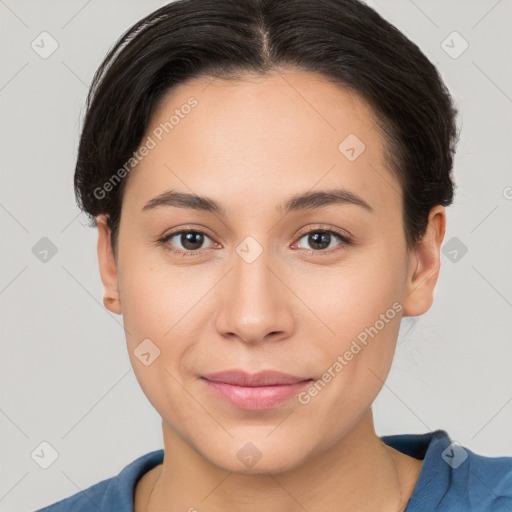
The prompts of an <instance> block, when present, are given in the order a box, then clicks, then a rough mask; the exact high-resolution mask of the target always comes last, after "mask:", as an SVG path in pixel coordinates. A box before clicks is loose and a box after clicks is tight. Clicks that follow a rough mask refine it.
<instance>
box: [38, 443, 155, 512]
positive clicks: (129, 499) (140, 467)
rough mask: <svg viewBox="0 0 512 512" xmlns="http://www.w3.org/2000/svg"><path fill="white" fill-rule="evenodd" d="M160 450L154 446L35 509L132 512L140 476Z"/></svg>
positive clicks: (46, 510) (65, 511)
mask: <svg viewBox="0 0 512 512" xmlns="http://www.w3.org/2000/svg"><path fill="white" fill-rule="evenodd" d="M163 456H164V451H163V450H161V449H160V450H155V451H152V452H149V453H146V454H145V455H142V456H141V457H139V458H137V459H135V460H134V461H133V462H131V463H130V464H128V465H127V466H126V467H124V468H123V470H122V471H121V472H120V473H119V474H118V475H117V476H114V477H111V478H107V479H105V480H102V481H101V482H98V483H96V484H94V485H91V486H90V487H88V488H86V489H84V490H82V491H80V492H77V493H76V494H73V495H72V496H69V497H67V498H64V499H62V500H60V501H57V502H55V503H53V504H51V505H47V506H46V507H43V508H40V509H38V510H36V511H35V512H69V511H71V510H72V511H73V512H98V510H101V512H133V492H134V489H135V485H136V484H137V482H138V481H139V479H140V478H142V476H143V475H144V474H145V473H146V472H148V471H150V470H151V469H152V468H153V467H155V466H156V465H158V464H160V463H161V462H162V461H163Z"/></svg>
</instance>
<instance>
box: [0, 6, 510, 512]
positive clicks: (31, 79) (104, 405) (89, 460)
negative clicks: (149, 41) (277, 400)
mask: <svg viewBox="0 0 512 512" xmlns="http://www.w3.org/2000/svg"><path fill="white" fill-rule="evenodd" d="M164 3H165V2H164V1H157V0H148V1H140V0H129V1H128V0H123V1H122V2H121V1H117V2H114V1H113V0H109V1H105V0H102V1H99V0H89V1H84V0H72V1H71V0H67V1H64V0H61V1H48V0H37V1H36V0H31V1H28V0H17V1H14V0H0V17H1V18H0V19H1V29H0V30H1V32H0V34H1V43H0V48H1V55H2V66H1V76H0V106H1V112H2V115H1V118H0V126H1V130H2V131H1V141H2V154H1V163H2V166H1V172H2V175H1V179H2V182H1V183H2V186H1V190H0V221H1V225H2V253H1V254H2V260H1V265H0V269H1V277H0V307H1V317H2V323H1V335H2V342H1V356H2V357H1V367H0V372H1V374H0V375H1V384H2V386H1V408H0V413H1V414H0V427H1V429H2V437H1V455H0V461H1V480H0V510H2V511H7V510H8V511H11V512H15V511H24V510H34V509H35V508H38V507H40V506H43V505H45V504H49V503H53V502H55V501H57V500H59V499H62V498H64V497H66V496H69V495H71V494H74V493H76V492H78V491H80V490H82V489H84V488H86V487H88V486H90V485H92V484H94V483H96V482H99V481H100V480H103V479H105V478H109V477H111V476H114V475H116V474H117V473H118V472H119V471H120V470H121V469H122V468H123V467H124V466H125V465H127V464H128V463H129V462H131V461H132V460H134V459H135V458H136V457H138V456H140V455H142V454H144V453H147V452H148V451H151V450H154V449H157V448H161V447H162V446H163V444H162V438H161V426H160V418H159V416H158V415H157V413H156V412H155V411H154V410H153V408H152V406H151V405H150V404H149V402H148V401H147V399H146V397H145V396H144V394H143V393H142V391H141V389H140V388H139V385H138V383H137V381H136V379H135V376H134V374H133V371H132V369H131V366H130V362H129V359H128V354H127V352H126V348H125V339H124V332H123V328H122V318H121V317H119V316H116V315H112V314H110V313H109V312H108V311H107V310H106V309H105V308H104V307H103V304H102V297H103V287H102V285H101V281H100V277H99V272H98V264H97V257H96V231H95V230H94V229H92V228H89V227H87V226H86V222H85V221H86V219H85V217H84V216H83V215H80V214H79V212H78V209H77V207H76V206H75V199H74V196H73V189H72V179H73V171H74V165H75V155H76V148H77V141H78V136H79V131H80V126H81V121H82V114H83V107H84V102H85V95H86V92H87V86H88V84H89V83H90V81H91V79H92V75H93V73H94V71H95V69H96V68H97V66H98V65H99V64H100V62H101V59H102V58H103V56H104V55H105V53H106V52H107V50H108V49H109V47H110V46H111V45H112V44H113V43H114V41H115V40H116V39H117V37H118V36H119V35H121V33H122V32H124V31H125V29H127V28H128V27H129V26H130V25H131V24H132V23H133V22H135V21H136V20H138V19H140V18H142V17H143V16H145V15H146V14H148V13H150V12H151V11H153V10H154V9H156V8H157V7H160V6H161V5H163V4H164ZM369 3H370V5H372V6H373V7H375V8H376V9H377V10H378V11H379V12H380V13H381V14H383V15H384V17H385V18H387V19H388V20H390V21H391V22H393V23H394V24H396V25H397V27H398V28H399V29H400V30H402V31H403V32H404V33H405V34H406V35H407V36H408V37H410V38H411V39H412V40H413V41H415V42H416V43H417V44H418V45H419V46H420V48H421V49H422V50H423V51H424V52H425V53H426V55H427V56H428V57H429V58H430V59H431V60H432V62H434V63H435V64H436V65H437V66H438V67H439V69H440V71H441V73H442V76H443V78H444V79H445V81H446V83H447V84H448V86H449V88H450V90H451V92H452V94H453V96H454V98H455V101H456V103H457V105H458V107H459V109H460V117H459V123H460V124H461V125H463V129H462V136H461V141H460V143H459V148H458V153H457V157H456V161H455V178H456V182H457V187H458V188H457V192H456V200H455V204H454V206H452V207H450V208H448V227H447V234H446V237H445V244H446V243H448V242H449V241H450V240H451V239H452V238H453V237H457V238H458V239H459V240H460V242H462V243H463V244H464V245H465V246H467V248H468V252H467V254H465V255H464V256H462V257H460V258H459V260H458V261H456V262H453V261H451V260H450V258H449V257H448V256H447V255H445V254H443V256H442V268H441V274H440V280H439V283H438V286H437V289H436V295H435V304H434V306H433V307H432V308H431V310H430V311H429V312H428V313H427V314H425V315H424V316H422V317H421V318H419V319H418V321H417V322H415V323H412V324H411V323H410V322H407V321H406V320H407V319H406V320H404V325H403V329H402V331H401V335H400V340H399V347H398V349H397V354H396V358H395V360H394V363H393V367H392V370H391V374H390V375H389V378H388V379H387V381H386V384H385V386H384V388H383V390H382V392H381V393H380V395H379V397H378V398H377V401H376V402H375V405H374V413H375V417H376V427H377V432H378V433H379V434H380V435H384V434H393V433H421V432H427V431H430V430H434V429H437V428H443V429H445V430H447V431H448V433H449V434H450V435H451V437H452V438H453V439H454V440H456V441H457V442H459V443H461V444H462V445H464V446H466V447H468V448H470V449H472V450H473V451H475V452H477V453H481V454H484V455H512V436H511V432H512V428H511V427H512V371H511V368H512V365H511V361H512V342H511V341H512V340H511V332H512V325H511V324H512V322H511V318H512V314H511V313H512V289H511V282H512V280H511V273H512V272H511V265H510V262H511V254H512V231H511V230H510V225H511V222H510V221H511V211H512V199H511V198H512V188H511V187H512V174H511V172H510V170H511V145H512V138H511V132H512V130H511V124H512V116H511V112H512V99H511V97H512V80H511V66H510V48H511V47H512V45H511V42H512V41H511V39H512V37H511V32H512V31H511V20H512V16H511V14H512V3H511V1H510V0H509V1H507V0H501V1H496V0H482V1H466V0H458V1H446V0H436V1H432V0H430V1H426V0H415V1H414V2H413V1H412V0H400V1H399V0H394V1H389V0H388V1H384V0H379V1H373V2H369ZM43 31H47V32H49V33H50V34H51V35H52V37H53V38H55V40H56V41H57V42H58V44H59V47H58V49H57V50H56V51H55V53H53V54H52V55H51V56H50V57H49V58H47V59H42V58H41V57H40V56H39V55H38V54H37V53H36V52H35V51H34V50H33V49H32V48H31V43H32V41H33V40H35V39H36V38H37V37H38V36H39V34H40V33H41V32H43ZM453 31H457V32H459V33H460V34H461V36H462V37H463V38H464V39H465V40H466V41H467V42H468V43H469V48H468V49H467V50H466V51H465V52H464V53H463V54H462V55H460V56H459V57H458V58H456V59H454V58H452V57H450V56H449V55H448V54H447V53H446V52H445V50H444V49H443V47H442V46H441V44H442V41H443V40H445V39H446V37H447V36H448V35H449V34H450V33H452V32H453ZM448 43H449V40H448ZM449 44H451V43H449ZM457 45H459V42H454V43H453V46H454V48H455V50H457V48H460V46H457ZM42 237H48V238H49V239H50V240H51V241H52V242H53V243H54V244H55V245H56V247H57V249H58V252H57V253H56V254H55V256H53V257H52V258H51V259H49V261H47V262H46V263H43V262H41V261H40V260H39V259H38V258H37V257H36V256H35V255H34V254H33V252H32V247H33V246H34V245H35V244H36V243H37V242H38V241H39V240H40V239H41V238H42ZM452 243H453V242H452ZM446 252H447V251H446ZM459 255H460V253H459ZM409 328H410V329H409ZM407 330H409V332H408V333H406V331H407ZM43 441H46V442H48V443H50V444H51V445H52V446H53V447H54V448H55V450H57V452H58V455H59V456H58V459H57V460H56V461H55V462H54V463H53V464H52V465H51V466H50V467H49V468H48V469H42V468H41V467H39V465H38V464H36V462H35V461H34V460H33V459H32V458H31V453H32V452H33V451H34V450H35V449H36V448H37V447H38V446H39V445H40V443H41V442H43Z"/></svg>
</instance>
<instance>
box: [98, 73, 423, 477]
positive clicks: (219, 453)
mask: <svg viewBox="0 0 512 512" xmlns="http://www.w3.org/2000/svg"><path fill="white" fill-rule="evenodd" d="M171 116H174V117H171ZM170 119H171V120H170ZM165 123H167V125H166V124H165ZM148 137H150V138H151V139H148ZM143 143H144V144H146V148H147V149H146V151H144V150H143V151H142V153H144V154H145V156H143V157H142V159H141V161H140V162H139V164H138V166H137V167H136V168H135V169H134V170H133V171H131V175H130V177H129V181H128V183H127V187H126V189H125V194H124V198H123V207H122V216H121V223H120V230H119V239H118V260H117V267H113V263H112V262H113V260H108V259H107V257H106V256H105V254H106V251H105V247H107V246H106V245H105V244H108V236H107V232H106V230H105V229H103V228H101V226H99V227H100V233H99V236H100V239H99V245H98V248H99V253H100V269H101V272H102V278H103V281H104V283H105V285H106V287H107V288H110V290H111V291H112V293H114V292H115V290H117V289H118V290H119V300H120V302H117V303H113V304H112V305H111V306H110V309H111V310H112V311H115V312H117V313H122V315H123V318H124V324H125V328H126V332H127V345H128V350H129V355H130V359H131V363H132V365H133V369H134V371H135V374H136V376H137V379H138V381H139V383H140V385H141V387H142V389H143V391H144V393H145V394H146V395H147V397H148V399H149V400H150V402H151V403H152V404H153V406H154V407H155V409H156V410H157V411H158V413H159V414H160V415H161V417H162V419H163V426H164V433H165V431H166V430H167V431H168V432H174V433H175V434H177V435H178V436H180V437H181V438H182V439H183V440H184V441H185V442H186V443H187V444H188V445H190V446H191V447H193V448H194V449H195V450H196V451H197V452H199V453H200V454H202V455H203V456H204V457H205V458H206V459H208V460H210V461H211V462H213V463H215V464H216V465H218V466H220V467H223V468H225V469H227V470H230V471H237V472H247V473H250V472H272V471H276V470H280V471H283V470H286V469H287V468H288V469H289V468H292V467H294V466H297V465H299V464H301V463H303V462H305V461H306V460H307V459H308V458H310V457H312V456H314V455H315V454H318V453H320V452H322V451H323V450H326V449H327V448H329V447H331V446H333V445H334V443H336V442H337V441H339V440H340V439H341V438H343V436H344V435H345V434H347V433H348V432H349V431H350V430H351V429H352V428H353V427H354V426H355V425H357V423H358V422H359V421H360V420H361V418H362V417H363V415H364V414H365V413H366V412H367V411H368V409H369V407H370V405H371V403H372V402H373V400H374V399H375V397H376V395H377V394H378V392H379V390H380V389H381V387H382V385H383V381H384V379H385V378H386V376H387V374H388V371H389V368H390V365H391V362H392V358H393V354H394V350H395V343H396V339H397V336H398V332H399V326H400V319H401V316H402V314H411V312H412V314H420V313H422V312H424V311H423V310H425V309H428V307H429V306H430V302H429V297H430V295H431V291H432V290H431V289H430V290H428V289H427V290H424V291H423V292H422V293H423V296H422V297H421V298H420V299H418V293H420V292H418V291H417V292H415V294H412V295H410V291H411V290H412V289H413V287H414V286H415V285H416V287H417V285H418V283H414V282H413V277H414V276H413V274H414V272H415V270H416V269H417V268H418V253H414V252H408V251H407V250H406V244H405V235H404V231H403V222H402V198H401V188H400V185H399V183H398V181H397V180H396V179H395V177H394V176H393V174H392V173H391V172H390V171H389V169H388V168H387V167H386V165H387V164H386V162H385V160H384V141H383V138H382V136H381V134H380V133H379V131H378V130H377V127H376V125H375V119H374V116H373V112H372V111H371V110H370V108H369V107H368V106H367V105H366V104H365V103H364V102H363V101H361V100H360V99H358V98H357V97H355V96H353V95H351V94H349V93H348V92H346V91H344V90H342V89H340V88H339V87H336V86H335V85H333V84H330V83H328V82H326V81H324V80H321V79H320V77H319V76H317V75H315V74H311V73H298V72H287V73H285V74H283V75H282V76H281V75H279V74H276V75H274V76H272V77H266V78H261V77H260V78H254V77H251V78H250V79H249V80H247V81H232V82H227V81H226V82H225V81H220V80H216V81H214V82H212V83H209V81H208V80H194V81H190V82H188V83H186V84H182V85H181V86H179V87H178V88H176V89H174V90H173V91H172V92H171V93H170V94H168V95H167V96H166V97H165V99H164V101H163V102H162V103H161V104H160V105H159V108H158V109H157V111H155V113H154V115H153V117H152V119H151V123H150V126H149V128H148V131H147V133H146V136H145V137H144V141H143ZM171 191H172V192H174V193H176V194H182V195H186V196H187V201H184V200H183V199H184V196H180V197H178V199H176V198H175V199H174V200H172V198H170V197H168V198H167V199H168V201H167V204H163V203H165V201H154V199H155V198H157V197H158V196H161V195H162V194H164V193H170V192H171ZM313 193H314V194H319V193H322V194H325V195H317V196H316V198H315V197H313V198H312V200H307V199H304V200H295V201H293V202H292V199H294V198H297V197H299V196H303V195H306V196H307V195H309V194H313ZM343 194H345V195H343ZM196 196H199V197H201V198H208V199H209V201H211V202H213V201H214V202H215V203H216V204H217V205H218V209H214V208H213V207H211V204H212V203H205V201H204V200H199V199H198V198H197V197H196ZM194 197H195V200H194ZM152 201H153V202H152ZM208 205H210V207H208ZM331 230H332V231H334V232H336V233H339V235H341V237H342V238H340V237H339V236H338V235H337V234H335V233H331V234H329V233H328V232H329V231H331ZM179 231H185V232H186V233H184V234H183V236H182V235H181V233H179V234H177V235H176V234H174V235H172V236H168V235H171V233H176V232H179ZM197 232H200V233H204V234H203V235H202V236H201V235H200V234H199V235H198V234H197ZM187 233H188V235H187ZM194 233H195V234H194ZM166 237H167V239H166V240H163V239H164V238H166ZM173 249H175V250H178V251H179V250H181V251H188V254H183V255H182V254H178V253H175V252H172V250H173ZM429 282H430V281H429ZM419 290H421V287H420V288H419ZM414 297H416V299H415V300H416V302H415V305H414V304H412V302H411V303H410V304H409V302H408V301H412V300H413V298H414ZM418 304H419V305H418ZM415 307H416V309H414V308H415ZM418 307H419V308H420V309H421V308H423V310H422V311H419V310H418V309H417V308H418ZM148 340H149V341H148ZM363 340H364V341H363ZM342 361H343V362H342ZM233 369H241V370H244V371H245V372H248V373H256V372H260V371H263V370H276V371H279V372H284V373H287V374H292V375H293V376H296V377H300V378H301V379H303V380H305V379H312V380H311V381H310V382H308V383H302V384H300V385H298V386H296V387H295V388H293V389H291V388H288V390H290V389H291V391H295V394H292V395H291V396H290V397H288V398H284V399H281V401H279V400H273V399H272V398H269V399H268V400H265V397H263V398H261V396H260V399H258V398H257V397H256V399H255V400H253V401H251V400H249V399H247V393H246V392H244V391H243V390H240V389H239V388H238V391H239V393H238V394H237V393H236V388H235V387H233V386H227V385H224V386H223V385H217V387H218V388H223V389H227V390H228V391H227V392H228V393H231V394H232V395H234V397H233V401H230V400H228V399H225V398H222V397H220V396H219V395H217V394H216V393H215V392H213V391H212V390H211V389H210V387H209V385H208V381H207V380H205V379H204V378H203V376H205V375H206V374H211V373H215V372H220V371H224V370H233ZM329 377H330V378H329ZM315 381H320V382H317V384H316V385H315ZM274 389H275V388H274ZM281 389H284V388H281ZM315 389H316V392H315ZM244 393H246V394H244ZM258 393H260V395H263V394H264V392H263V391H261V390H260V391H258V392H257V393H255V394H258ZM266 393H268V395H266V396H267V397H268V396H270V397H273V396H274V395H273V390H272V389H271V390H267V392H266ZM237 397H239V398H240V397H241V398H240V400H238V399H237ZM244 397H245V398H244ZM247 454H248V455H249V456H251V457H253V458H256V459H258V458H259V460H257V463H255V464H253V465H254V468H252V465H251V463H248V462H247V460H248V459H247V457H246V456H247ZM251 460H252V459H251Z"/></svg>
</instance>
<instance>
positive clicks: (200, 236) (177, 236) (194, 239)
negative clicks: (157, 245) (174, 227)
mask: <svg viewBox="0 0 512 512" xmlns="http://www.w3.org/2000/svg"><path fill="white" fill-rule="evenodd" d="M206 239H208V240H211V238H210V237H209V236H208V235H207V234H206V233H203V232H202V231H195V230H181V231H174V232H173V233H169V234H168V235H166V236H165V237H164V238H162V239H160V240H159V242H161V243H162V245H163V246H164V247H165V248H166V249H167V250H169V251H171V252H174V253H176V254H179V255H181V256H189V255H190V256H194V255H195V254H196V253H197V251H199V250H200V249H204V247H203V244H204V243H205V240H206ZM173 246H174V247H173ZM176 247H177V248H176Z"/></svg>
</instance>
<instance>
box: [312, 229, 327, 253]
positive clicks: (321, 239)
mask: <svg viewBox="0 0 512 512" xmlns="http://www.w3.org/2000/svg"><path fill="white" fill-rule="evenodd" d="M330 237H331V235H330V234H329V233H314V234H312V235H309V242H310V244H311V245H312V246H313V247H314V246H315V244H319V245H320V246H321V247H317V249H320V250H321V249H326V248H327V247H329V241H330Z"/></svg>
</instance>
